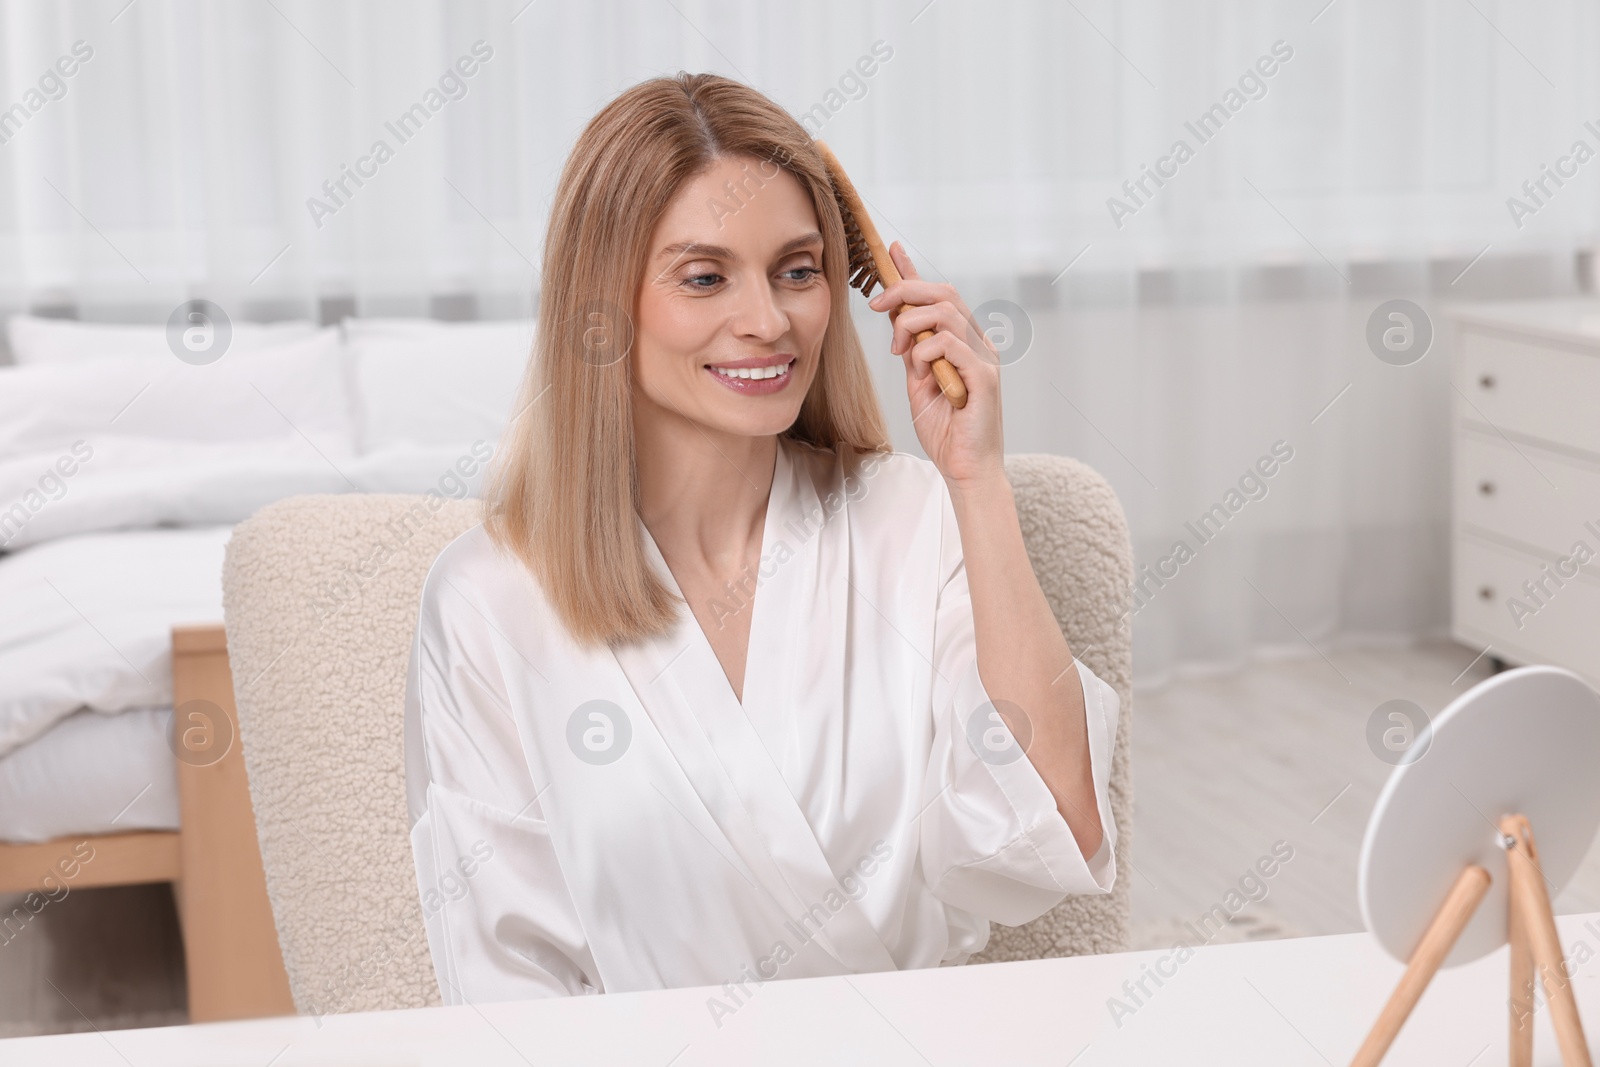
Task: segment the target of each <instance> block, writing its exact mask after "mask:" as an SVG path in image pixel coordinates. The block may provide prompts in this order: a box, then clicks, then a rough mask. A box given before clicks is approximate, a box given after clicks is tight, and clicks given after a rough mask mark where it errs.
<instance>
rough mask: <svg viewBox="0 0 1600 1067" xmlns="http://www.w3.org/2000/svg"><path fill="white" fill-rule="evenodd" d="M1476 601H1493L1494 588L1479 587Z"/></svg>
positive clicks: (1488, 586) (1490, 586)
mask: <svg viewBox="0 0 1600 1067" xmlns="http://www.w3.org/2000/svg"><path fill="white" fill-rule="evenodd" d="M1478 599H1479V600H1493V599H1494V586H1492V585H1483V586H1479V587H1478Z"/></svg>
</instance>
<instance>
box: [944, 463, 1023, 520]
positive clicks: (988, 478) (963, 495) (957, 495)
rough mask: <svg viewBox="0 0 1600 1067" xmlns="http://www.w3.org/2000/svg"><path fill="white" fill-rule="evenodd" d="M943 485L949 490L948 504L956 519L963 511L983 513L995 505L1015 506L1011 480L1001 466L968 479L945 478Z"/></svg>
mask: <svg viewBox="0 0 1600 1067" xmlns="http://www.w3.org/2000/svg"><path fill="white" fill-rule="evenodd" d="M944 484H945V486H946V487H947V488H948V489H949V490H950V503H951V504H952V506H954V508H955V510H956V515H957V516H958V517H959V516H960V515H961V513H962V512H963V511H977V512H979V513H984V512H988V511H989V510H991V509H992V508H994V507H995V506H997V505H999V506H1006V505H1010V506H1015V504H1016V497H1015V494H1014V493H1013V492H1012V488H1011V479H1009V478H1007V477H1006V470H1005V467H1003V466H996V467H995V468H994V469H993V470H991V471H988V472H986V473H984V474H979V475H975V476H973V477H969V478H961V479H954V478H948V477H947V478H945V480H944Z"/></svg>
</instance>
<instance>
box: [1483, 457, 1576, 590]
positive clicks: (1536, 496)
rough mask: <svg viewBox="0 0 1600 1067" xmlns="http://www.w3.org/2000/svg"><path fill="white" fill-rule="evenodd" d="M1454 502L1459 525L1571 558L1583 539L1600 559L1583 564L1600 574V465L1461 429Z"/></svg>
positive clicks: (1557, 555) (1553, 554)
mask: <svg viewBox="0 0 1600 1067" xmlns="http://www.w3.org/2000/svg"><path fill="white" fill-rule="evenodd" d="M1519 450H1520V452H1519ZM1524 457H1526V458H1524ZM1530 463H1531V464H1532V465H1531V466H1530ZM1535 468H1537V469H1535ZM1541 472H1542V473H1541ZM1547 479H1548V480H1547ZM1552 482H1553V483H1554V484H1553V485H1552V484H1551V483H1552ZM1455 501H1456V515H1455V518H1456V523H1457V524H1458V526H1459V525H1460V524H1463V523H1467V524H1471V525H1473V526H1477V527H1481V528H1482V529H1485V530H1489V531H1490V532H1492V533H1496V534H1499V535H1500V536H1502V537H1509V538H1511V539H1513V540H1516V541H1521V542H1523V543H1525V544H1528V545H1532V546H1533V547H1535V548H1542V549H1544V550H1545V551H1546V552H1549V553H1550V554H1551V555H1552V556H1556V557H1561V556H1569V555H1572V547H1573V544H1574V543H1575V542H1577V541H1583V542H1584V543H1585V544H1587V545H1588V546H1589V551H1590V552H1591V553H1592V554H1593V555H1594V556H1595V557H1596V558H1595V559H1592V560H1591V561H1590V562H1589V563H1587V564H1585V565H1584V567H1585V569H1586V570H1587V571H1589V572H1590V573H1591V574H1593V575H1594V577H1596V578H1597V579H1600V533H1597V532H1596V531H1597V530H1600V466H1596V467H1590V466H1586V465H1584V464H1583V463H1581V462H1580V461H1576V460H1572V459H1569V458H1567V457H1565V456H1560V455H1557V454H1555V453H1553V452H1545V451H1543V450H1541V449H1538V448H1535V447H1534V446H1532V445H1527V444H1519V445H1517V446H1516V448H1513V447H1511V446H1510V445H1509V444H1507V443H1506V442H1505V441H1504V440H1503V439H1501V438H1499V437H1487V436H1484V435H1480V434H1476V433H1471V432H1467V431H1459V432H1457V434H1456V453H1455ZM1585 522H1589V523H1592V524H1593V525H1594V527H1595V529H1590V528H1589V527H1587V526H1585V525H1584V523H1585Z"/></svg>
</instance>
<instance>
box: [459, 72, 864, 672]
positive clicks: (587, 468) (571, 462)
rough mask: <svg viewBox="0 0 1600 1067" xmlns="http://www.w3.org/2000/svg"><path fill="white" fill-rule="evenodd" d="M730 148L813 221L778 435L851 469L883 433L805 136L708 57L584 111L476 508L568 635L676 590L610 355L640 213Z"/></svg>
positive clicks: (640, 617) (822, 179)
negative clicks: (795, 391) (797, 358)
mask: <svg viewBox="0 0 1600 1067" xmlns="http://www.w3.org/2000/svg"><path fill="white" fill-rule="evenodd" d="M738 155H747V156H753V157H756V158H758V159H760V160H762V161H763V163H762V168H763V176H764V177H768V178H775V177H776V176H777V173H778V171H776V170H771V169H770V166H776V167H781V168H782V169H783V170H784V171H786V172H788V173H789V174H791V175H793V176H794V177H795V178H796V179H797V180H798V181H799V182H800V185H801V186H802V187H803V188H804V189H805V190H806V191H807V192H808V193H809V194H810V196H811V199H812V202H813V204H814V206H815V208H816V212H817V219H818V222H819V223H820V225H821V230H822V239H823V254H822V261H823V262H822V269H823V273H824V275H825V277H826V278H827V280H828V282H829V283H830V284H829V289H830V309H829V319H828V327H827V330H826V332H825V333H824V336H823V340H822V355H821V359H820V362H819V366H818V368H817V374H816V377H815V378H814V379H813V380H812V383H811V388H810V391H809V392H808V393H807V394H806V397H805V399H804V401H803V402H802V403H801V408H800V414H799V416H798V418H796V419H795V421H794V424H793V425H791V426H790V427H789V428H788V429H787V430H785V431H784V432H783V434H782V436H783V437H787V438H790V439H792V440H795V441H799V442H803V443H805V444H808V445H811V446H814V447H817V448H822V449H828V450H833V451H835V452H836V454H838V455H841V456H843V457H844V458H845V460H846V466H847V469H848V470H852V471H853V470H854V469H855V465H856V463H857V461H858V457H859V456H860V454H861V453H864V452H884V451H889V450H890V449H891V446H890V444H889V436H888V432H887V430H886V428H885V423H884V418H883V411H882V409H881V408H880V407H879V405H878V397H877V393H876V392H875V391H874V389H873V386H872V377H871V374H870V372H869V371H868V369H867V363H866V357H865V355H864V354H863V352H862V349H861V340H860V338H859V337H858V336H857V334H856V330H855V325H854V323H853V322H852V321H851V319H850V313H849V306H848V303H847V296H848V294H849V288H848V286H847V284H846V282H847V279H848V277H849V274H848V270H847V267H846V263H847V253H846V250H845V236H844V226H843V223H842V222H841V221H840V217H839V207H838V203H837V201H835V199H834V195H833V187H832V185H831V184H830V182H829V180H828V176H827V171H826V169H825V167H824V165H823V162H822V159H821V156H820V155H819V154H818V152H817V150H816V147H815V145H813V144H812V142H811V138H810V136H809V135H807V133H806V131H805V130H804V128H802V127H801V126H800V124H799V123H798V122H796V121H795V120H794V119H793V118H792V117H791V116H790V115H789V114H788V113H787V112H785V111H784V110H783V109H782V108H780V107H779V106H778V105H776V104H774V103H773V102H772V101H771V100H768V99H767V98H766V97H765V96H763V95H762V94H761V93H759V92H757V91H756V90H754V89H752V88H750V87H749V86H746V85H742V84H740V83H739V82H736V81H732V80H730V79H728V78H723V77H719V76H717V75H714V74H685V73H680V74H678V75H677V76H676V77H672V78H665V77H663V78H653V79H651V80H649V81H646V82H642V83H640V84H638V85H635V86H634V87H633V88H631V89H629V90H627V91H626V92H624V93H623V94H622V95H620V96H618V97H617V98H616V99H615V100H613V101H611V103H609V104H607V105H606V107H605V108H604V109H602V110H601V111H600V113H599V114H598V115H596V116H595V117H594V118H593V119H592V120H591V121H590V123H589V125H588V126H587V127H586V128H585V129H584V131H583V133H582V134H581V135H580V136H579V138H578V142H577V144H576V145H575V146H574V147H573V150H572V154H571V155H570V156H569V157H568V159H567V163H566V167H565V168H564V169H563V170H562V173H561V182H560V185H559V186H558V187H557V189H556V198H555V203H554V206H553V207H552V208H551V211H550V228H549V232H548V234H547V237H546V240H545V246H544V266H543V278H542V281H541V284H540V304H539V328H538V337H537V340H536V341H535V343H534V347H533V354H532V359H531V360H530V362H529V365H528V370H527V373H526V375H525V376H524V378H523V383H522V390H521V396H520V398H519V400H518V403H517V412H518V416H517V417H516V418H514V420H513V422H512V425H511V426H510V427H509V428H508V429H507V432H506V435H505V437H504V438H503V440H502V442H501V444H500V454H499V456H498V457H497V458H496V464H495V469H494V473H493V475H492V478H491V484H490V488H489V493H488V497H487V501H486V505H487V506H486V510H485V525H486V527H487V529H488V532H489V534H490V536H491V538H492V539H493V540H494V541H495V543H496V544H498V545H499V546H501V547H502V548H503V549H505V550H507V551H509V552H511V553H512V554H513V555H514V556H516V557H517V558H518V559H520V560H521V561H522V562H523V564H524V565H525V566H527V567H528V569H529V570H530V571H531V572H532V573H533V575H534V576H535V577H536V578H537V579H538V580H539V582H540V584H541V586H542V587H543V589H544V592H545V595H546V598H547V599H548V600H549V602H550V603H551V605H552V606H553V607H554V609H555V611H556V613H557V614H558V615H559V616H560V618H561V620H562V621H563V622H564V623H565V625H566V627H567V629H568V631H569V632H570V634H571V635H572V637H573V638H574V639H576V640H577V641H579V642H580V643H582V644H587V645H596V644H615V643H620V642H628V641H632V640H636V639H639V638H644V637H649V636H653V635H657V634H661V633H664V632H666V631H668V630H670V629H671V627H672V626H673V625H674V623H675V621H676V618H677V614H678V605H679V604H680V603H682V598H680V597H678V596H677V595H675V594H674V593H673V592H672V591H671V590H670V589H669V588H668V587H667V585H666V584H665V583H664V582H663V581H662V580H661V579H660V577H659V576H658V575H656V573H655V572H654V571H653V570H652V569H651V567H650V561H649V558H648V556H647V555H646V552H645V547H644V540H643V537H642V536H641V534H640V531H639V529H638V519H637V516H638V510H637V509H638V504H639V486H638V468H637V466H636V464H635V462H634V447H635V441H634V433H633V382H632V375H631V372H630V370H629V363H630V361H629V360H628V359H627V358H626V357H627V355H628V350H629V347H630V346H631V343H632V323H633V315H634V313H635V312H636V310H637V309H636V301H637V294H638V288H639V284H640V280H641V278H642V277H643V273H644V270H645V267H646V265H647V261H648V258H649V251H650V249H649V242H650V238H651V236H652V235H653V234H654V232H655V228H656V225H657V223H658V222H659V221H660V219H661V217H662V215H663V214H664V213H665V211H666V210H667V207H668V205H669V204H670V203H671V201H672V199H673V197H674V196H675V195H676V193H677V192H678V190H679V188H680V187H681V186H682V185H683V183H684V182H685V181H687V180H689V179H690V178H692V177H694V176H695V175H697V174H699V173H700V172H701V171H703V170H704V169H705V168H706V167H708V166H709V165H710V164H711V162H712V161H713V160H714V159H717V158H719V157H725V156H738ZM767 161H770V165H769V162H767Z"/></svg>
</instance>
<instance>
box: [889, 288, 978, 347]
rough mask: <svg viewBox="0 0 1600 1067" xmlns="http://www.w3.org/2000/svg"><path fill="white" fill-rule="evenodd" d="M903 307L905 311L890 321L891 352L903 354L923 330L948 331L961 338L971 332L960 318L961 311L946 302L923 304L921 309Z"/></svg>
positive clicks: (965, 322)
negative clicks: (892, 332)
mask: <svg viewBox="0 0 1600 1067" xmlns="http://www.w3.org/2000/svg"><path fill="white" fill-rule="evenodd" d="M904 306H905V308H906V309H905V310H904V311H902V312H901V313H900V314H899V315H897V316H895V318H894V319H893V320H892V321H893V324H894V336H893V337H892V338H891V339H890V341H889V351H891V352H904V351H905V350H906V349H907V348H908V347H910V345H911V339H912V338H914V337H916V336H917V334H919V333H921V332H922V331H923V330H935V331H938V330H948V331H950V332H951V333H954V334H957V335H959V336H962V337H965V336H966V335H967V334H968V333H970V332H971V329H970V327H969V325H968V323H967V321H966V320H965V319H963V318H962V317H961V309H960V308H958V307H956V306H955V305H954V304H952V303H950V302H948V301H945V300H941V301H939V302H938V303H937V304H924V305H922V306H921V307H915V306H909V305H904Z"/></svg>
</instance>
